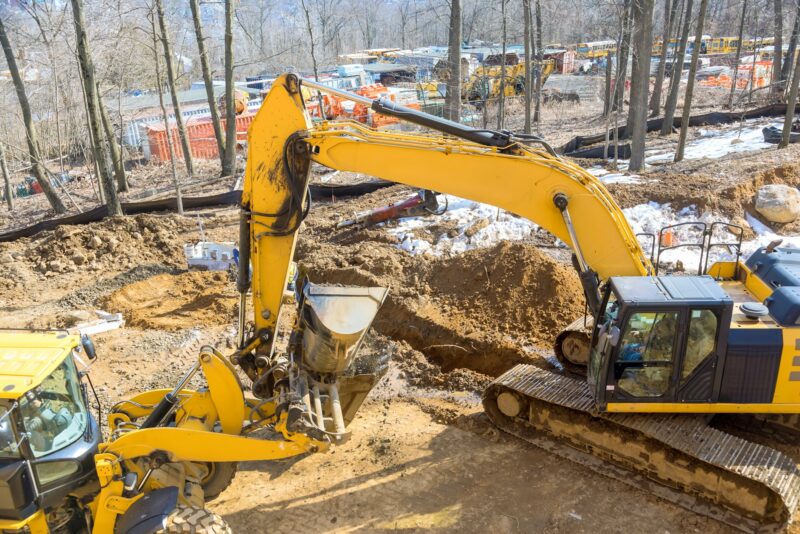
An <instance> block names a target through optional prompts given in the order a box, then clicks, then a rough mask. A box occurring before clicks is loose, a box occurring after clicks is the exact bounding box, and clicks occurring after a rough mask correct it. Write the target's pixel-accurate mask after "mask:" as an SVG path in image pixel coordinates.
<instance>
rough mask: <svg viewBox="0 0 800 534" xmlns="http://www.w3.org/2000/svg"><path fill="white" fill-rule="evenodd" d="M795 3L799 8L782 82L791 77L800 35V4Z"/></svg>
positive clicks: (782, 68) (796, 12)
mask: <svg viewBox="0 0 800 534" xmlns="http://www.w3.org/2000/svg"><path fill="white" fill-rule="evenodd" d="M795 3H796V5H797V6H796V10H795V14H794V26H792V35H791V36H790V37H789V50H787V51H786V57H785V58H784V59H783V65H781V80H789V76H791V73H792V64H793V63H794V56H795V48H797V38H798V34H800V2H795Z"/></svg>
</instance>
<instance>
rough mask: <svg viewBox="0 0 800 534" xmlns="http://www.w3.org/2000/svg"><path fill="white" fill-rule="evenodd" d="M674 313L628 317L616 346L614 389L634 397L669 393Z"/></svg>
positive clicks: (676, 317)
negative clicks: (615, 381) (615, 383)
mask: <svg viewBox="0 0 800 534" xmlns="http://www.w3.org/2000/svg"><path fill="white" fill-rule="evenodd" d="M678 323H679V321H678V312H637V313H634V314H632V315H631V317H630V319H629V320H628V324H627V326H626V327H625V331H624V333H623V335H622V338H621V339H620V342H619V344H618V347H619V352H618V355H617V361H616V365H615V367H616V372H615V374H616V376H617V377H618V378H617V388H618V389H619V390H621V391H622V392H624V393H627V394H628V395H631V396H634V397H660V396H662V395H664V394H665V393H667V391H668V390H669V383H670V378H671V376H672V369H673V355H674V349H675V342H676V341H675V340H676V337H677V336H676V334H677V330H678Z"/></svg>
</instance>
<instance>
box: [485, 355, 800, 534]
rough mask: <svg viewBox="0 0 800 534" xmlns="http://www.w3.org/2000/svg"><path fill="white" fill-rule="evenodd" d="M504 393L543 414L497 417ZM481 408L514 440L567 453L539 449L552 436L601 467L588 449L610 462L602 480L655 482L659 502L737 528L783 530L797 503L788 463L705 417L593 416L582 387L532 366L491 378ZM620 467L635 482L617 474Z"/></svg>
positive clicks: (797, 488)
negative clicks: (496, 401) (544, 435)
mask: <svg viewBox="0 0 800 534" xmlns="http://www.w3.org/2000/svg"><path fill="white" fill-rule="evenodd" d="M509 390H511V391H515V392H517V394H518V395H519V396H522V397H524V398H525V399H526V400H527V402H528V403H529V405H530V409H529V410H524V411H523V414H532V413H537V414H539V415H540V416H538V417H532V416H527V415H523V416H520V417H517V418H515V419H513V420H512V419H509V418H507V417H504V416H502V415H501V414H500V412H499V411H498V410H496V409H494V406H493V403H494V399H495V398H496V397H497V395H498V394H499V393H500V392H502V391H509ZM483 402H484V407H485V408H486V413H487V414H489V417H490V418H491V419H492V421H493V422H494V424H495V425H497V426H498V427H500V428H501V429H503V430H505V431H507V432H509V433H511V434H514V435H517V436H518V437H521V438H523V439H526V440H527V441H531V442H532V443H534V444H536V445H540V446H543V447H545V448H547V449H548V450H553V451H554V452H556V453H557V454H560V453H559V450H564V448H563V447H562V448H561V449H559V447H554V446H551V445H548V444H544V442H543V441H542V437H541V432H540V431H544V432H545V433H547V434H549V435H550V438H549V439H550V440H552V439H553V437H554V436H556V435H557V436H558V441H560V442H563V443H564V444H566V445H568V446H569V447H572V448H574V449H577V450H579V451H584V452H583V453H581V454H584V456H581V455H580V454H579V455H578V456H575V455H574V454H572V453H570V454H564V455H565V456H568V457H570V459H572V460H576V459H577V460H578V461H579V462H581V463H584V465H587V466H588V467H591V468H592V469H594V470H598V468H597V466H598V465H602V464H601V463H600V462H598V461H597V459H596V458H595V459H590V458H588V457H586V455H585V453H586V452H587V451H591V453H592V454H594V455H595V456H599V457H601V458H602V459H603V460H604V461H606V462H608V464H606V465H608V466H609V467H608V468H607V469H606V468H603V470H604V471H607V472H606V473H605V474H609V475H610V476H614V477H615V478H620V479H624V481H625V482H627V483H630V484H632V485H635V486H641V487H642V488H644V489H648V490H652V487H653V486H652V483H651V482H652V481H653V480H655V481H656V482H658V483H660V484H662V485H663V486H664V487H663V488H660V489H659V490H658V491H657V494H658V495H659V496H661V497H665V498H667V499H668V500H673V502H676V503H677V504H680V505H682V506H685V507H689V508H690V509H692V510H694V511H699V512H700V513H704V514H705V515H709V516H711V517H714V518H716V519H719V520H722V521H725V522H726V523H728V524H731V525H732V526H735V527H737V528H740V529H746V530H747V529H750V528H756V527H761V528H763V527H764V526H765V525H772V526H773V527H777V526H780V525H784V524H786V523H787V522H789V521H790V518H791V515H792V513H793V512H794V510H795V508H796V507H797V505H798V502H799V501H800V470H799V469H798V467H797V464H795V462H794V461H793V460H792V459H791V458H789V457H788V456H786V455H785V454H783V453H781V452H780V451H777V450H775V449H772V448H770V447H767V446H764V445H760V444H758V443H754V442H752V441H748V440H745V439H742V438H739V437H737V436H733V435H731V434H728V433H726V432H723V431H721V430H718V429H715V428H712V427H710V426H708V424H707V423H706V419H705V417H704V416H703V415H683V414H646V415H644V414H612V413H604V414H596V413H593V409H594V402H593V398H592V392H591V390H590V388H589V385H588V384H587V383H586V382H585V381H583V380H575V379H572V378H569V377H566V376H563V375H560V374H556V373H553V372H550V371H547V370H544V369H541V368H538V367H534V366H532V365H517V366H515V367H514V368H512V369H510V370H509V371H507V372H506V373H505V374H503V375H502V376H500V377H498V378H497V379H495V380H494V381H493V382H492V383H491V384H490V385H489V387H488V388H487V389H486V392H485V393H484V400H483ZM545 408H546V410H543V409H545ZM570 429H571V430H570ZM580 458H583V459H584V460H581V459H580ZM612 466H613V467H612ZM618 466H622V467H624V468H625V469H627V470H632V471H633V472H634V473H635V474H636V475H640V476H631V474H630V472H629V475H627V476H626V475H621V476H616V475H615V474H614V473H617V472H619V467H618ZM667 488H672V489H671V490H670V489H667ZM676 489H677V491H674V490H676ZM698 502H701V503H705V504H703V505H701V506H698V505H697V503H698ZM709 503H713V505H711V506H707V505H708V504H709Z"/></svg>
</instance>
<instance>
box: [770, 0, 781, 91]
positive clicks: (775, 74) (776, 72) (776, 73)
mask: <svg viewBox="0 0 800 534" xmlns="http://www.w3.org/2000/svg"><path fill="white" fill-rule="evenodd" d="M772 4H773V6H775V7H774V15H775V27H774V28H775V46H774V51H775V52H774V53H773V56H772V83H773V84H775V85H774V86H773V88H772V90H773V91H776V92H777V91H782V90H783V88H782V87H780V84H778V82H780V81H783V78H781V54H782V53H783V0H774V1H773V3H772Z"/></svg>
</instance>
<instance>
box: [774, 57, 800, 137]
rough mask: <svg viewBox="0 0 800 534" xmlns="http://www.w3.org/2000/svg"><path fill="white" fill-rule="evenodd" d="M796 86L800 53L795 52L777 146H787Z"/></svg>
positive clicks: (790, 133) (799, 84)
mask: <svg viewBox="0 0 800 534" xmlns="http://www.w3.org/2000/svg"><path fill="white" fill-rule="evenodd" d="M798 86H800V54H797V63H796V64H795V66H794V74H792V83H791V85H790V88H789V97H788V99H787V100H786V115H785V116H784V118H783V131H782V132H781V141H780V143H778V148H786V147H787V146H789V140H790V138H791V135H792V122H794V110H795V106H796V105H797V88H798Z"/></svg>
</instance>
